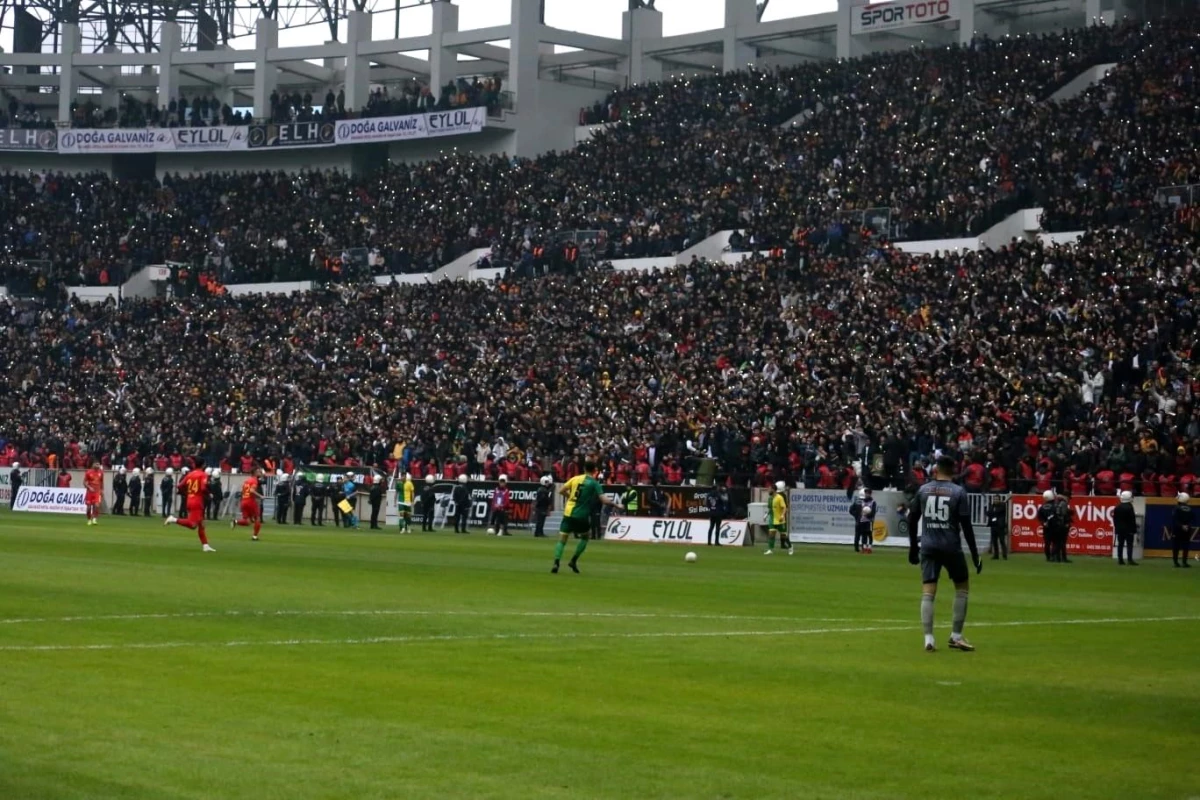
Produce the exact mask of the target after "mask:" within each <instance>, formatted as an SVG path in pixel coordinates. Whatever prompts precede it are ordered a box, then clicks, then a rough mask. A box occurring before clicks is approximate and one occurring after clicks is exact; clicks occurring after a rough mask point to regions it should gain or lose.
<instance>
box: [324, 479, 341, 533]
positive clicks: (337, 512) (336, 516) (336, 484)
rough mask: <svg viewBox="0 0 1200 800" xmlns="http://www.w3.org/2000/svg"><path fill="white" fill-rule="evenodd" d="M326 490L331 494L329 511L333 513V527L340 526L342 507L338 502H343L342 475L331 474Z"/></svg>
mask: <svg viewBox="0 0 1200 800" xmlns="http://www.w3.org/2000/svg"><path fill="white" fill-rule="evenodd" d="M325 491H326V492H327V493H328V495H329V513H330V514H332V515H333V527H335V528H340V527H342V509H341V507H340V506H339V505H338V504H339V503H341V502H342V476H341V475H333V476H331V477H330V478H329V484H328V488H327V489H326V490H325Z"/></svg>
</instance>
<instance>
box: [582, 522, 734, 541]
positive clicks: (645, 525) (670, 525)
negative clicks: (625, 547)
mask: <svg viewBox="0 0 1200 800" xmlns="http://www.w3.org/2000/svg"><path fill="white" fill-rule="evenodd" d="M604 538H605V539H606V540H607V541H613V542H660V543H661V542H665V543H667V544H692V545H699V544H707V542H708V520H701V519H680V518H678V517H671V518H667V517H620V516H613V517H612V518H611V519H609V521H608V525H607V526H605V528H604ZM745 539H746V521H745V520H728V521H726V522H723V523H721V544H724V545H735V546H738V545H741V544H743V543H744V542H745Z"/></svg>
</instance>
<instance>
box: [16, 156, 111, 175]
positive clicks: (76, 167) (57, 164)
mask: <svg viewBox="0 0 1200 800" xmlns="http://www.w3.org/2000/svg"><path fill="white" fill-rule="evenodd" d="M0 172H62V173H65V174H67V175H77V174H80V173H85V172H103V173H104V174H105V175H111V174H112V156H91V155H88V156H60V155H58V154H57V153H18V152H10V151H0Z"/></svg>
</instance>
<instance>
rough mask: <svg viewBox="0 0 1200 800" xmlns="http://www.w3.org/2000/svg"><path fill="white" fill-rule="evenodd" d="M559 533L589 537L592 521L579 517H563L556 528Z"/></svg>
mask: <svg viewBox="0 0 1200 800" xmlns="http://www.w3.org/2000/svg"><path fill="white" fill-rule="evenodd" d="M558 532H559V533H569V534H571V535H573V536H591V535H592V521H591V520H590V519H584V518H581V517H563V518H562V522H561V523H560V524H559V526H558Z"/></svg>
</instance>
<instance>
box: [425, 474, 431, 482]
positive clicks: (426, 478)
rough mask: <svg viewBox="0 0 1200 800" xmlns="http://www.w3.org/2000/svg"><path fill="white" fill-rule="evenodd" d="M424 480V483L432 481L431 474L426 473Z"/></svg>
mask: <svg viewBox="0 0 1200 800" xmlns="http://www.w3.org/2000/svg"><path fill="white" fill-rule="evenodd" d="M425 482H426V483H433V476H432V475H426V476H425Z"/></svg>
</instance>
